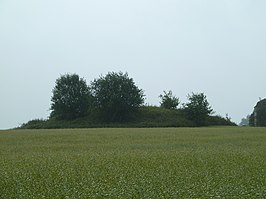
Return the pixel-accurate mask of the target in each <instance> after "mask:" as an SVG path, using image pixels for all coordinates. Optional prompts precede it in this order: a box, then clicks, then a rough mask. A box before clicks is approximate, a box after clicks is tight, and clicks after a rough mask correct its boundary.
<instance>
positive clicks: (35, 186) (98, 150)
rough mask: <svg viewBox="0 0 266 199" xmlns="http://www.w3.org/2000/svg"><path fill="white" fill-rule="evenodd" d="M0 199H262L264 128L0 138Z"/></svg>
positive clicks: (24, 133)
mask: <svg viewBox="0 0 266 199" xmlns="http://www.w3.org/2000/svg"><path fill="white" fill-rule="evenodd" d="M0 198H1V199H2V198H3V199H9V198H26V199H30V198H38V199H39V198H123V199H124V198H266V128H244V127H243V128H241V127H213V128H156V129H152V128H151V129H126V128H124V129H114V128H113V129H68V130H63V129H61V130H10V131H0Z"/></svg>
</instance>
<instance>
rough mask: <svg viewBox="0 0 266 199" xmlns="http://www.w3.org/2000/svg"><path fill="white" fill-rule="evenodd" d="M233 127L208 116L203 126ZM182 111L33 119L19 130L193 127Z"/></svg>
mask: <svg viewBox="0 0 266 199" xmlns="http://www.w3.org/2000/svg"><path fill="white" fill-rule="evenodd" d="M224 125H225V126H235V125H236V124H235V123H233V122H231V121H229V120H227V119H225V118H223V117H220V116H208V117H207V119H206V121H205V124H204V126H224ZM195 126H197V125H196V124H195V123H194V122H193V121H191V120H189V119H188V118H187V117H186V115H185V114H184V113H183V112H182V110H170V109H165V108H161V107H156V106H143V107H141V108H140V109H139V110H138V111H137V112H136V113H134V114H133V115H131V117H130V118H129V119H128V120H127V121H124V122H119V123H118V122H112V123H110V122H104V121H103V120H102V118H100V116H99V115H98V114H97V113H93V114H91V115H88V116H86V117H82V118H78V119H75V120H58V119H55V118H50V119H47V120H44V119H34V120H31V121H29V122H27V123H25V124H22V125H21V126H20V127H19V128H22V129H57V128H102V127H127V128H129V127H135V128H144V127H195Z"/></svg>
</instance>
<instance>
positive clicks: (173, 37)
mask: <svg viewBox="0 0 266 199" xmlns="http://www.w3.org/2000/svg"><path fill="white" fill-rule="evenodd" d="M265 10H266V1H265V0H219V1H218V0H134V1H133V0H75V1H74V0H23V1H21V0H0V69H1V73H0V89H1V98H0V129H5V128H12V127H16V126H18V125H20V124H21V123H24V122H27V121H28V120H30V119H35V118H47V117H48V116H49V113H50V112H49V108H50V99H51V94H52V92H51V91H52V89H53V87H54V84H55V80H56V79H57V78H58V77H59V76H60V74H65V73H77V74H79V75H80V76H81V77H84V78H85V79H86V80H87V82H88V83H89V82H90V81H92V80H93V79H94V78H97V77H99V75H101V74H103V75H104V74H106V73H107V72H110V71H115V72H118V71H122V72H128V73H129V76H130V77H132V78H133V79H134V80H135V82H136V84H137V85H138V86H139V87H140V88H141V89H143V90H144V91H145V94H146V103H149V104H152V105H159V98H158V96H159V95H160V94H161V93H162V92H163V90H172V91H173V93H174V94H175V95H176V96H177V97H179V98H180V99H181V101H182V102H183V103H184V102H186V101H187V99H186V96H187V94H188V93H191V92H204V93H205V94H206V95H207V98H208V100H209V102H210V104H211V105H212V107H213V109H214V110H215V112H216V114H219V115H222V116H225V114H226V113H228V114H229V116H230V117H232V120H233V121H235V122H237V123H239V122H240V120H241V118H243V117H245V116H246V115H247V114H249V113H251V112H252V110H253V106H254V105H255V104H256V102H257V101H258V99H259V97H261V98H264V97H266V88H265V85H266V75H265V74H266V55H265V53H266V12H265Z"/></svg>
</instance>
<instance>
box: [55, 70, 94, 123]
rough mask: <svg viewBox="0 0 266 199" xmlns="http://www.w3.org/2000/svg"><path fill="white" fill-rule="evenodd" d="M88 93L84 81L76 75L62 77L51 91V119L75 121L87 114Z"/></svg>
mask: <svg viewBox="0 0 266 199" xmlns="http://www.w3.org/2000/svg"><path fill="white" fill-rule="evenodd" d="M89 99H90V93H89V88H88V86H87V84H86V81H85V80H84V79H82V78H80V77H79V76H78V75H77V74H72V75H70V74H67V75H62V76H61V77H60V78H58V79H57V80H56V85H55V87H54V89H53V96H52V99H51V101H52V104H51V110H52V112H51V117H54V118H58V119H66V120H71V119H76V118H79V117H83V116H85V115H86V114H87V113H88V106H89Z"/></svg>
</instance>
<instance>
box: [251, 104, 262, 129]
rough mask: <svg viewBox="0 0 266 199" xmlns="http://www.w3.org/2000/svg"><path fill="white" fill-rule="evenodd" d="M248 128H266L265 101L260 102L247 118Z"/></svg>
mask: <svg viewBox="0 0 266 199" xmlns="http://www.w3.org/2000/svg"><path fill="white" fill-rule="evenodd" d="M249 125H250V126H261V127H262V126H264V127H265V126H266V99H263V100H260V101H259V102H258V103H257V104H256V106H255V107H254V111H253V113H252V114H251V116H250V117H249Z"/></svg>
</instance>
